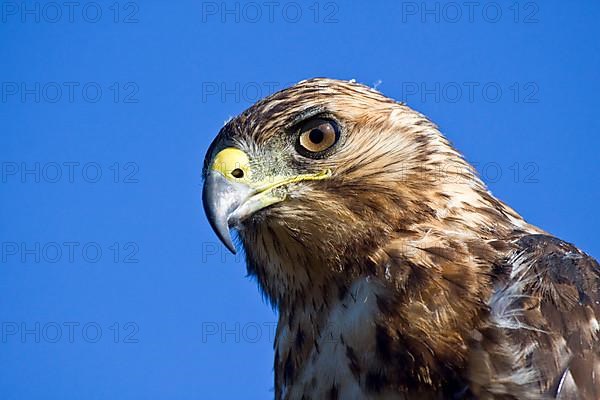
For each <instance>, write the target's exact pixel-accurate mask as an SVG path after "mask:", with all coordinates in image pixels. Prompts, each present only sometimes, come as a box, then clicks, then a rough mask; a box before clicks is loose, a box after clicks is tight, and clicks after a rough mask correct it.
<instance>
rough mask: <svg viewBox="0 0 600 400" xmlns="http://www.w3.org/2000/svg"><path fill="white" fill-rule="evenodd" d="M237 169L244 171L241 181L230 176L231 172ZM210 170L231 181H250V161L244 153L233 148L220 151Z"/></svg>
mask: <svg viewBox="0 0 600 400" xmlns="http://www.w3.org/2000/svg"><path fill="white" fill-rule="evenodd" d="M237 168H239V169H241V170H242V171H244V177H243V178H241V179H240V178H236V177H235V176H233V175H232V172H233V171H234V170H235V169H237ZM212 169H213V170H215V171H218V172H220V173H221V174H223V176H224V177H226V178H227V179H229V180H232V181H238V182H239V181H242V182H243V181H246V182H247V181H248V180H249V179H250V159H249V158H248V155H247V154H246V153H244V152H243V151H242V150H240V149H236V148H234V147H227V148H225V149H223V150H221V151H220V152H219V153H218V154H217V155H216V156H215V159H214V160H213V163H212Z"/></svg>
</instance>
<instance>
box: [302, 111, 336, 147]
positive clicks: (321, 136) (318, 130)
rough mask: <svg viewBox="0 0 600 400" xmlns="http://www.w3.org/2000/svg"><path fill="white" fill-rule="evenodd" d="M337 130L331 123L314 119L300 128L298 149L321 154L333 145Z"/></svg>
mask: <svg viewBox="0 0 600 400" xmlns="http://www.w3.org/2000/svg"><path fill="white" fill-rule="evenodd" d="M338 136H339V134H338V128H337V126H336V125H335V124H334V122H333V121H329V120H326V119H320V118H319V119H315V120H312V121H309V122H307V123H306V124H305V125H304V126H302V127H301V128H300V138H299V145H300V149H301V150H304V151H305V152H309V153H321V152H323V151H325V150H327V149H329V148H330V147H331V146H333V145H334V144H335V142H336V141H337V139H338Z"/></svg>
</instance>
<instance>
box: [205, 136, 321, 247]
mask: <svg viewBox="0 0 600 400" xmlns="http://www.w3.org/2000/svg"><path fill="white" fill-rule="evenodd" d="M329 176H331V171H329V170H327V171H324V172H321V173H317V174H302V175H296V176H292V177H289V176H285V177H284V176H268V177H262V178H261V179H258V178H254V177H253V174H252V171H251V168H250V162H249V158H248V156H247V155H246V153H244V152H243V151H241V150H239V149H236V148H232V147H228V148H225V149H223V150H221V151H220V152H219V153H218V154H217V155H216V156H215V157H214V159H213V161H212V163H211V165H210V167H209V169H208V171H207V173H206V179H205V181H204V188H203V190H202V203H203V205H204V212H205V213H206V217H207V218H208V222H209V223H210V225H211V227H212V228H213V230H214V231H215V233H216V234H217V236H218V237H219V239H220V240H221V242H223V244H224V245H225V246H226V247H227V248H228V249H229V251H231V252H232V253H233V254H235V253H236V249H235V246H234V244H233V241H232V239H231V234H230V232H229V229H230V228H236V227H237V226H239V224H240V223H241V222H243V221H244V220H245V219H247V218H248V217H250V216H251V215H252V214H254V213H255V212H257V211H259V210H262V209H263V208H265V207H268V206H270V205H273V204H275V203H279V202H281V201H284V200H285V199H286V195H285V191H283V190H275V189H276V188H279V187H281V186H284V185H287V184H290V183H294V182H299V181H305V180H320V179H325V178H327V177H329Z"/></svg>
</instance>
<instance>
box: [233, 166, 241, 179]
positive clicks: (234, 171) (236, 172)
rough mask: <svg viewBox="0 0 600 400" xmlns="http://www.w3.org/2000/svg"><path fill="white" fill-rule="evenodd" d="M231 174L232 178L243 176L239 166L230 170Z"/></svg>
mask: <svg viewBox="0 0 600 400" xmlns="http://www.w3.org/2000/svg"><path fill="white" fill-rule="evenodd" d="M231 175H233V177H234V178H238V179H239V178H243V177H244V171H242V170H241V169H240V168H236V169H234V170H233V171H231Z"/></svg>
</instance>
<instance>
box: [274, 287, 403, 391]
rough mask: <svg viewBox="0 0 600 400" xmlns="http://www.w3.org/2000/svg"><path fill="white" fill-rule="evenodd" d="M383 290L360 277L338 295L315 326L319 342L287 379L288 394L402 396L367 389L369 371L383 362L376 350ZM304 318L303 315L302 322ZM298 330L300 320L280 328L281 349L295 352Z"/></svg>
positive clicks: (316, 339) (279, 343)
mask: <svg viewBox="0 0 600 400" xmlns="http://www.w3.org/2000/svg"><path fill="white" fill-rule="evenodd" d="M384 292H385V289H384V288H383V287H382V286H380V285H378V284H377V283H376V282H375V281H374V280H373V279H370V278H360V279H358V280H356V281H355V282H354V283H353V284H352V286H351V287H350V289H349V290H348V292H347V293H346V295H345V296H344V297H343V298H342V299H341V300H340V299H336V301H335V302H334V304H332V305H331V311H330V312H329V314H328V316H327V318H326V319H325V320H324V324H323V326H322V327H320V328H319V329H318V332H317V331H315V332H312V336H313V338H314V344H313V345H312V348H311V349H310V350H309V351H308V352H307V353H306V356H305V357H304V360H303V362H302V365H300V366H299V369H298V371H297V374H296V376H295V377H294V379H293V381H291V382H287V383H288V384H287V385H285V384H284V385H283V387H282V396H281V397H282V398H283V399H302V398H305V399H307V398H311V399H365V398H369V399H399V398H402V397H400V395H398V394H392V393H385V390H384V391H382V392H380V393H378V394H377V396H375V397H373V396H369V395H368V393H367V391H366V385H368V382H367V380H368V377H367V375H368V374H369V372H370V371H376V370H378V369H379V368H380V366H379V365H378V360H377V357H376V354H375V346H376V337H375V319H376V317H377V314H378V306H377V296H385V293H384ZM305 317H307V316H305ZM302 323H303V321H302V319H299V320H298V324H302ZM295 330H296V327H295V326H293V327H292V328H289V327H287V326H286V327H285V328H284V329H282V330H281V332H280V336H279V337H278V351H279V354H282V355H287V354H289V353H290V351H291V352H292V354H293V352H294V351H295V349H294V346H295V340H294V338H293V337H292V336H293V332H294V331H295ZM309 336H311V335H309Z"/></svg>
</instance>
